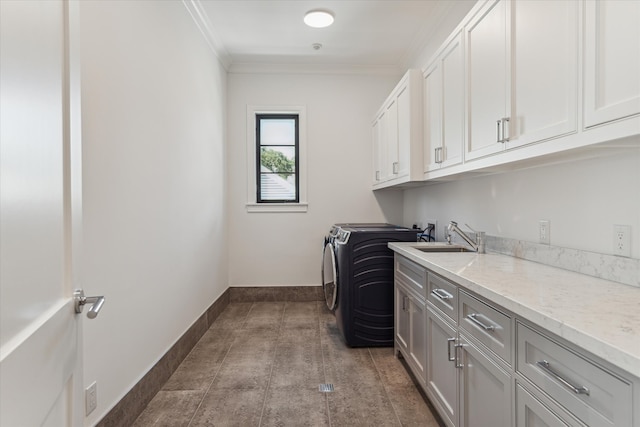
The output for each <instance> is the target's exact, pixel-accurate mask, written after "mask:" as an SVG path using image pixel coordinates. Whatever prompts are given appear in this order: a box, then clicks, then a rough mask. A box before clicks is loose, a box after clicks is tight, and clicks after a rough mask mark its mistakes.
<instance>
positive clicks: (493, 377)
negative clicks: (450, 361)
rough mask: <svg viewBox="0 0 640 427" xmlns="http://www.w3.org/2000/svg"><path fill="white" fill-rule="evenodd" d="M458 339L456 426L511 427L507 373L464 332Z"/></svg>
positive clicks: (509, 388) (509, 379) (510, 384)
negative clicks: (458, 396)
mask: <svg viewBox="0 0 640 427" xmlns="http://www.w3.org/2000/svg"><path fill="white" fill-rule="evenodd" d="M459 341H460V347H459V348H460V352H459V354H460V361H459V364H458V366H459V375H460V381H459V383H460V426H464V427H474V426H478V427H480V426H495V427H499V426H504V427H508V426H511V425H512V422H511V408H512V406H513V405H512V403H511V388H512V376H511V374H510V373H508V372H506V371H505V370H503V369H502V368H500V367H499V366H498V365H497V364H496V363H494V361H493V360H492V359H490V358H489V356H487V355H485V354H484V353H483V352H482V351H480V350H479V349H478V348H477V347H476V346H475V345H474V344H472V343H471V342H470V341H468V340H467V339H466V338H465V337H464V335H460V338H459Z"/></svg>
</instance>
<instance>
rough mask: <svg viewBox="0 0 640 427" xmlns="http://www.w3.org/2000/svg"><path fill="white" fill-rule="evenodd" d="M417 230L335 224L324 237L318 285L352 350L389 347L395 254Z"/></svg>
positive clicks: (391, 226)
mask: <svg viewBox="0 0 640 427" xmlns="http://www.w3.org/2000/svg"><path fill="white" fill-rule="evenodd" d="M417 233H419V230H413V229H410V228H405V227H399V226H395V225H392V224H336V225H334V226H333V227H332V228H331V231H330V233H329V235H328V236H327V237H325V243H324V250H323V261H322V264H323V265H322V284H323V288H324V293H325V299H326V302H327V307H329V309H331V310H333V311H334V312H335V316H336V323H337V326H338V329H339V330H340V332H341V334H342V336H343V338H344V340H345V342H346V343H347V345H349V346H351V347H386V346H393V342H394V333H393V326H394V324H393V323H394V322H393V311H394V304H393V269H394V263H393V255H394V254H393V251H392V250H391V249H389V248H388V247H387V243H389V242H415V241H416V238H417Z"/></svg>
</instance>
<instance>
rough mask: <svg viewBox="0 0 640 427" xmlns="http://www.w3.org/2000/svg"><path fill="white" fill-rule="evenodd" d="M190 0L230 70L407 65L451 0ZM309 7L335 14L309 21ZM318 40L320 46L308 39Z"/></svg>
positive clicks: (393, 67)
mask: <svg viewBox="0 0 640 427" xmlns="http://www.w3.org/2000/svg"><path fill="white" fill-rule="evenodd" d="M185 3H187V7H188V8H189V9H190V11H191V13H192V14H193V15H195V16H194V18H196V21H197V22H198V21H199V26H200V28H201V29H202V30H203V32H204V33H205V36H207V38H208V39H209V41H210V43H211V44H212V46H213V47H214V49H215V50H216V52H217V53H218V56H219V57H220V59H221V60H222V61H223V63H224V64H225V65H226V66H227V68H228V69H229V70H230V71H234V70H242V69H251V68H254V69H255V68H268V67H283V66H287V67H290V68H298V69H301V68H314V67H315V68H316V69H332V68H334V69H337V68H343V69H349V68H351V69H358V68H360V69H362V68H367V69H370V70H375V69H378V70H381V71H384V70H386V71H389V72H397V71H398V70H399V69H402V68H406V67H407V66H408V65H409V61H411V60H412V59H413V58H414V57H415V55H417V54H418V53H419V51H420V49H421V48H422V47H423V46H424V44H425V43H426V41H427V38H428V37H429V35H430V34H431V33H432V31H433V30H434V29H435V28H436V27H437V25H438V23H439V21H440V19H441V18H442V16H443V14H445V13H446V12H447V10H448V9H449V7H450V4H451V3H453V1H451V0H333V1H327V0H190V1H189V2H185ZM312 9H325V10H330V11H332V12H333V13H334V15H335V22H334V24H333V25H332V26H331V27H328V28H310V27H307V26H306V25H305V24H304V22H303V21H302V19H303V17H304V14H305V12H307V11H309V10H312ZM314 43H321V44H322V46H323V47H322V48H321V49H320V50H314V49H313V47H312V45H313V44H314Z"/></svg>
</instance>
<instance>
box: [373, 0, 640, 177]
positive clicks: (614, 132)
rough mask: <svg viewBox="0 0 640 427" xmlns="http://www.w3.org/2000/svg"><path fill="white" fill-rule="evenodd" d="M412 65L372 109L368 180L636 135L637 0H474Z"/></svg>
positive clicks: (549, 156) (459, 168)
mask: <svg viewBox="0 0 640 427" xmlns="http://www.w3.org/2000/svg"><path fill="white" fill-rule="evenodd" d="M414 74H415V70H410V71H409V73H408V74H407V75H405V76H404V77H403V79H402V81H401V82H400V84H399V85H398V87H396V89H394V92H393V93H392V95H391V96H390V97H389V98H388V99H387V101H385V103H384V104H383V108H381V109H380V111H379V112H378V115H377V116H376V117H377V121H379V122H380V124H374V127H376V126H377V127H379V128H380V129H378V130H377V131H374V134H375V135H374V141H377V142H374V146H375V147H377V148H375V147H374V148H375V150H378V151H375V154H374V155H375V156H377V157H376V159H374V169H375V173H374V174H375V180H374V189H377V188H383V187H387V186H392V185H397V184H403V183H406V182H409V181H426V180H432V179H441V178H443V177H445V176H456V175H458V176H460V175H464V174H467V173H470V172H478V171H482V170H492V171H498V170H509V169H511V168H512V167H513V165H514V164H515V163H516V162H521V161H525V160H526V161H527V163H528V164H533V163H536V164H544V163H546V162H548V161H553V160H554V158H555V156H556V155H557V154H559V153H561V152H565V153H567V154H568V152H569V151H572V153H575V154H576V155H577V156H580V155H582V154H584V153H588V152H589V147H591V146H593V145H595V144H608V143H610V142H612V141H618V140H621V139H625V138H629V137H637V136H638V135H640V0H553V1H533V0H479V1H478V2H477V4H476V5H475V6H474V7H473V8H472V10H471V11H470V12H469V14H468V15H467V16H466V17H465V18H464V19H463V20H462V21H461V22H460V24H459V25H458V26H457V27H456V29H455V30H454V31H453V32H452V33H451V35H450V36H449V37H448V38H447V39H446V40H445V41H444V43H443V44H442V46H441V47H440V49H438V50H436V51H435V54H434V56H433V57H432V58H431V59H430V60H429V62H428V63H427V65H426V66H425V67H424V68H423V69H422V74H421V76H418V77H417V81H414ZM418 87H419V89H418ZM420 98H422V101H420V105H419V106H416V104H415V101H416V100H418V99H420ZM421 125H422V129H421V128H420V126H421ZM418 133H419V134H420V136H419V137H418V136H416V135H417V134H418ZM376 135H377V136H376ZM376 138H377V139H376ZM634 141H638V140H637V139H635V140H634V139H628V140H626V142H625V144H627V145H629V144H636V145H637V144H638V143H637V142H634ZM376 144H377V145H376ZM614 144H617V143H614ZM416 156H418V157H416ZM416 162H417V164H416Z"/></svg>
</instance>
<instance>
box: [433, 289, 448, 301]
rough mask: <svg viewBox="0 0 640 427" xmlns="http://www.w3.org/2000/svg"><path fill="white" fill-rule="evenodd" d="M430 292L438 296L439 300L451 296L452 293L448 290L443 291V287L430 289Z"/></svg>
mask: <svg viewBox="0 0 640 427" xmlns="http://www.w3.org/2000/svg"><path fill="white" fill-rule="evenodd" d="M431 293H432V294H433V295H435V296H437V297H438V298H440V299H441V300H445V299H451V298H453V295H451V294H450V293H449V292H447V291H445V290H444V289H434V290H432V291H431Z"/></svg>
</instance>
